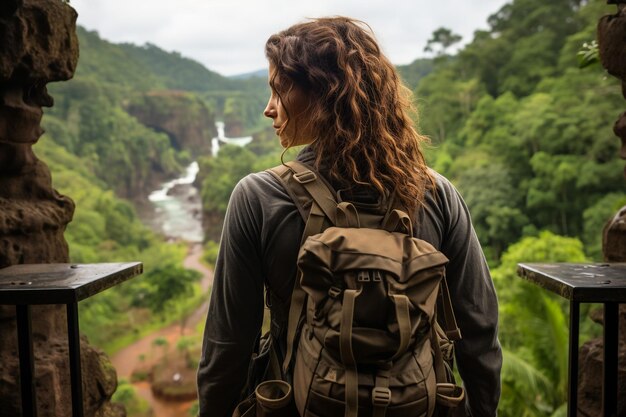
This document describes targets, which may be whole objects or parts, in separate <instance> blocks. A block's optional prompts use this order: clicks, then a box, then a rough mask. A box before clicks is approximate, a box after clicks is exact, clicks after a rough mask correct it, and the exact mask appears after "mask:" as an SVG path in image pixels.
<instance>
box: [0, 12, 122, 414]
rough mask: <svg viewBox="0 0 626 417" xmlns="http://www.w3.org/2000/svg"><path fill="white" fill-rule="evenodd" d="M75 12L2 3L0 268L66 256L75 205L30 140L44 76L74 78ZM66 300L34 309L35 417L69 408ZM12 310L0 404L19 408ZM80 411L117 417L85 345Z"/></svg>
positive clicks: (0, 313) (6, 314)
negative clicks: (59, 190)
mask: <svg viewBox="0 0 626 417" xmlns="http://www.w3.org/2000/svg"><path fill="white" fill-rule="evenodd" d="M75 22H76V12H75V11H74V9H72V8H71V7H70V6H69V5H67V4H66V3H65V2H62V1H49V0H5V1H3V2H2V3H1V5H0V39H2V42H1V43H0V268H3V267H6V266H9V265H14V264H26V263H52V262H68V261H69V256H68V247H67V243H66V241H65V239H64V237H63V232H64V231H65V228H66V226H67V224H68V223H69V222H70V221H71V219H72V216H73V213H74V203H73V202H72V200H71V199H69V198H68V197H65V196H62V195H60V194H59V193H57V192H56V190H54V189H53V188H52V183H51V178H50V171H49V170H48V167H47V166H46V165H45V164H44V163H43V162H42V161H40V160H38V159H37V157H36V156H35V154H34V153H33V151H32V145H33V144H35V143H36V142H37V140H38V139H39V137H40V136H41V134H42V133H43V130H42V129H41V127H40V124H39V123H40V121H41V117H42V114H43V113H42V107H44V106H45V107H50V106H52V104H53V100H52V98H51V97H50V96H49V95H48V94H47V92H46V84H47V83H49V82H52V81H62V80H67V79H69V78H71V77H72V75H73V73H74V70H75V68H76V63H77V61H78V41H77V38H76V34H75V29H76V27H75ZM64 311H65V309H64V307H63V306H41V307H37V308H33V311H32V317H33V323H32V327H33V336H34V352H35V383H36V386H37V405H38V415H39V416H50V417H52V416H65V415H71V410H70V407H71V400H70V392H69V389H67V387H68V386H69V371H68V369H69V366H68V350H67V336H66V330H65V329H66V327H65V326H66V318H65V312H64ZM15 327H16V323H15V309H14V307H12V306H0V335H2V337H0V410H2V411H1V413H2V415H7V416H20V415H21V407H20V400H19V398H20V397H19V393H20V389H19V366H18V361H17V341H16V331H15ZM82 362H83V373H84V374H86V375H90V377H89V378H85V384H84V388H85V391H84V397H85V415H87V416H105V415H107V416H117V415H123V413H124V410H123V409H118V408H116V407H115V406H113V405H111V403H110V402H109V399H110V397H111V395H112V393H113V392H114V391H115V388H116V386H117V382H116V376H115V370H114V369H112V368H111V367H110V365H108V360H107V359H106V358H105V357H104V355H103V354H102V353H101V352H99V351H96V350H95V349H94V348H93V347H91V346H89V345H88V344H87V343H83V344H82Z"/></svg>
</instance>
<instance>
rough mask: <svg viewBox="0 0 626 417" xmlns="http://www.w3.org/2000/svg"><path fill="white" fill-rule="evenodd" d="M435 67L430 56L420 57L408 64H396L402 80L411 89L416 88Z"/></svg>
mask: <svg viewBox="0 0 626 417" xmlns="http://www.w3.org/2000/svg"><path fill="white" fill-rule="evenodd" d="M434 68H435V65H434V62H433V60H432V59H430V58H418V59H416V60H415V61H413V62H411V63H410V64H408V65H396V69H397V70H398V72H399V73H400V76H401V77H402V81H403V82H404V83H405V85H406V86H407V87H409V88H410V89H411V90H415V88H416V87H417V85H418V84H419V82H420V80H421V79H422V78H424V77H425V76H427V75H428V74H430V73H431V72H432V71H433V69H434Z"/></svg>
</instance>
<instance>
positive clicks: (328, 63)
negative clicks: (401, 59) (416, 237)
mask: <svg viewBox="0 0 626 417" xmlns="http://www.w3.org/2000/svg"><path fill="white" fill-rule="evenodd" d="M265 54H266V56H267V58H268V60H269V62H270V65H271V66H272V67H273V71H272V73H271V74H270V85H271V86H272V88H274V89H275V91H277V93H278V94H279V95H280V93H281V88H279V87H277V86H276V85H277V84H278V83H279V80H280V84H287V85H296V86H297V87H299V88H301V89H302V90H303V91H305V92H306V93H307V95H308V96H309V97H310V105H309V108H308V109H307V118H308V119H309V122H310V125H311V126H312V127H313V129H314V133H315V137H316V139H315V141H314V142H313V143H312V144H311V147H312V148H313V150H314V152H315V154H316V160H315V165H316V167H317V168H319V166H320V164H321V162H322V160H324V161H325V163H328V164H329V168H330V175H331V177H332V178H333V179H334V180H336V181H339V182H340V183H341V182H346V181H349V180H350V179H351V180H352V182H354V183H358V184H367V185H371V186H373V187H374V188H375V189H376V190H378V191H379V192H380V193H385V190H389V191H392V190H396V193H397V197H398V198H399V200H400V201H399V202H400V203H401V204H402V206H403V207H405V208H406V209H407V210H408V212H409V214H412V213H414V211H415V209H416V208H418V207H419V206H421V205H423V203H424V195H425V193H426V191H427V190H428V189H429V188H431V187H433V185H434V179H433V177H432V176H431V175H430V173H429V170H428V168H427V166H426V162H425V160H424V156H423V154H422V152H421V150H420V144H421V143H422V142H424V141H426V140H427V138H426V137H425V136H422V135H420V134H418V133H417V131H416V130H415V128H414V127H413V121H412V119H411V117H410V115H411V114H412V112H414V111H415V109H414V107H413V105H412V99H411V92H410V91H409V90H408V89H407V88H406V87H404V86H403V85H402V83H401V81H400V78H399V76H398V74H397V72H396V70H395V68H394V66H393V65H392V64H391V62H389V60H388V59H387V58H386V57H385V55H383V53H382V52H381V50H380V47H379V46H378V44H377V42H376V40H375V38H374V36H373V33H372V31H371V28H370V27H369V26H368V25H367V24H365V23H364V22H361V21H358V20H354V19H351V18H347V17H327V18H319V19H313V20H311V21H307V22H304V23H299V24H296V25H294V26H291V27H290V28H288V29H286V30H284V31H282V32H279V33H277V34H275V35H272V36H271V37H270V38H269V39H268V40H267V43H266V45H265ZM285 81H288V82H285ZM282 90H283V91H284V89H282ZM286 110H287V115H288V114H289V113H288V109H286ZM329 155H334V156H335V157H333V158H328V157H327V156H329Z"/></svg>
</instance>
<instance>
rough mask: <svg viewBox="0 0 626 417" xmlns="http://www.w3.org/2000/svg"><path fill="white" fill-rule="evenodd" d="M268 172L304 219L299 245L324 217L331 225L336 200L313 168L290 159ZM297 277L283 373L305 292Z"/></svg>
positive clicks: (291, 346) (288, 359) (298, 276)
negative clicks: (309, 206)
mask: <svg viewBox="0 0 626 417" xmlns="http://www.w3.org/2000/svg"><path fill="white" fill-rule="evenodd" d="M268 172H269V173H270V174H272V175H273V176H274V177H275V178H276V179H277V180H278V181H280V183H281V184H282V185H283V187H284V188H285V190H286V191H287V193H288V194H289V196H290V197H291V199H292V200H293V202H294V204H295V205H296V207H298V211H299V212H300V214H301V215H302V217H303V219H305V221H306V224H305V226H304V233H303V234H302V240H301V241H300V245H302V244H303V243H304V241H305V240H306V238H307V237H309V236H312V235H314V234H317V233H320V232H321V231H322V230H323V229H324V223H325V219H328V221H330V224H333V225H334V224H335V222H336V218H337V217H336V216H337V202H336V200H335V196H334V195H333V194H334V193H333V192H331V190H330V188H329V186H327V185H326V184H325V183H324V182H323V180H322V179H321V178H319V176H318V174H316V173H315V172H314V171H313V170H311V169H310V168H309V167H307V166H306V165H304V164H302V163H300V162H297V161H291V162H287V163H286V164H284V165H279V166H277V167H274V168H271V169H269V170H268ZM311 199H312V203H311V209H310V210H309V213H308V216H307V215H306V214H305V213H306V211H305V209H304V207H305V205H306V203H307V202H308V201H311ZM300 279H301V273H300V272H298V275H297V276H296V280H295V282H294V285H293V292H292V295H291V304H290V305H289V317H288V322H287V352H286V353H285V359H284V362H283V371H284V372H285V373H287V371H288V369H289V365H290V364H291V358H292V356H293V349H294V343H295V340H296V336H297V333H298V325H299V324H300V318H301V317H302V311H303V308H304V305H305V301H306V293H305V292H304V290H303V289H302V287H301V286H300Z"/></svg>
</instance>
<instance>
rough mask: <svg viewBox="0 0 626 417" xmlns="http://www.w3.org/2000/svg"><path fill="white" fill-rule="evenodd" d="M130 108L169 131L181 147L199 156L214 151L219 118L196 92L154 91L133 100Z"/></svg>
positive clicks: (139, 117) (145, 121)
mask: <svg viewBox="0 0 626 417" xmlns="http://www.w3.org/2000/svg"><path fill="white" fill-rule="evenodd" d="M127 110H128V112H129V113H130V114H131V115H133V116H134V117H136V118H137V120H139V121H140V122H141V123H142V124H144V125H146V126H148V127H150V128H152V129H154V130H156V131H158V132H164V133H166V134H167V135H168V136H169V137H170V140H171V142H172V146H174V147H175V148H176V149H177V150H183V149H184V150H189V152H190V153H191V155H192V156H193V157H194V159H195V158H197V157H198V156H199V155H207V154H210V152H211V139H212V138H214V137H216V136H217V129H216V128H215V118H214V116H213V114H212V113H211V112H210V110H209V109H208V108H207V107H206V105H205V104H204V102H203V101H202V100H201V99H200V98H198V97H197V96H195V95H194V94H192V93H186V92H181V91H154V92H150V93H147V94H144V95H141V96H139V97H136V98H134V99H132V100H131V102H130V103H129V104H128V106H127Z"/></svg>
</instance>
